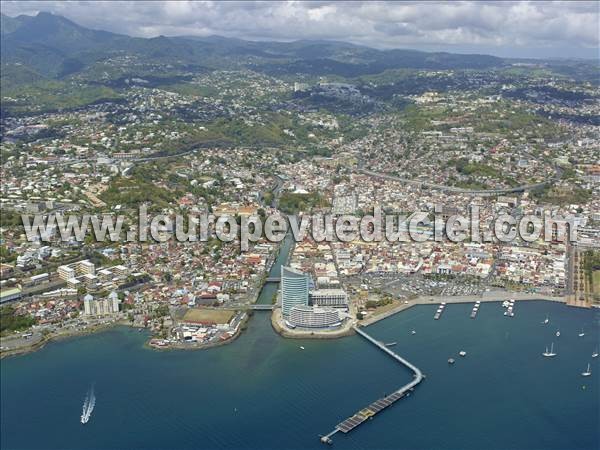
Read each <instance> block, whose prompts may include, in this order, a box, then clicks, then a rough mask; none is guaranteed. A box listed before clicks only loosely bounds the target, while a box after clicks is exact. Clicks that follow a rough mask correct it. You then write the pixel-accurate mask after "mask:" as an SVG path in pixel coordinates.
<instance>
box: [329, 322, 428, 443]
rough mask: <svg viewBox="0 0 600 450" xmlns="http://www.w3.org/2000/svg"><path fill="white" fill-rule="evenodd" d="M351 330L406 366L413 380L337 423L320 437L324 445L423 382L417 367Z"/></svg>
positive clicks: (358, 330) (371, 339)
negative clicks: (335, 435) (334, 436)
mask: <svg viewBox="0 0 600 450" xmlns="http://www.w3.org/2000/svg"><path fill="white" fill-rule="evenodd" d="M352 329H353V330H354V331H356V333H357V334H359V335H360V336H362V337H364V338H365V339H366V340H367V341H369V342H371V343H372V344H374V345H375V346H377V347H378V348H379V349H380V350H382V351H384V352H385V353H387V354H388V355H389V356H391V357H392V358H394V359H395V360H396V361H398V362H399V363H400V364H402V365H404V366H406V367H407V368H408V369H410V370H411V371H412V372H413V376H414V379H413V380H412V381H411V382H410V383H407V384H405V385H404V386H402V387H400V388H399V389H398V390H396V391H394V392H393V393H391V394H390V395H386V396H385V397H383V398H380V399H378V400H376V401H374V402H373V403H371V404H370V405H369V406H367V407H366V408H363V409H361V410H360V411H358V412H357V413H355V414H354V415H353V416H352V417H349V418H347V419H346V420H344V421H342V422H340V423H338V424H337V425H336V426H335V428H334V429H333V431H331V432H330V433H329V434H326V435H325V436H321V442H323V443H324V444H331V443H332V440H331V436H333V435H334V434H335V433H337V432H338V431H341V432H342V433H348V432H350V431H352V430H353V429H354V428H356V427H357V426H359V425H360V424H361V423H363V422H364V421H366V420H367V419H370V418H372V417H373V416H374V415H375V414H377V413H378V412H379V411H381V410H383V409H385V408H387V407H388V406H390V405H391V404H393V403H395V402H396V401H398V400H400V399H401V398H402V397H404V396H407V395H409V394H408V393H409V391H412V390H413V389H414V387H415V386H416V385H417V384H419V383H420V382H421V381H423V374H422V373H421V371H420V370H419V368H418V367H416V366H415V365H413V364H411V363H410V362H408V361H407V360H405V359H404V358H402V357H401V356H400V355H398V354H397V353H395V352H393V351H392V350H390V349H389V348H388V347H387V346H386V345H385V344H384V343H383V342H379V341H378V340H376V339H374V338H372V337H371V336H369V335H368V334H367V333H365V332H364V331H363V330H361V329H360V328H358V327H357V326H356V325H354V326H353V327H352Z"/></svg>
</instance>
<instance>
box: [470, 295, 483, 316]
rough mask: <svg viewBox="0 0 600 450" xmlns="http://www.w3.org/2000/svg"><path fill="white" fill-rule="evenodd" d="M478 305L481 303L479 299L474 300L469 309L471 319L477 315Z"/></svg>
mask: <svg viewBox="0 0 600 450" xmlns="http://www.w3.org/2000/svg"><path fill="white" fill-rule="evenodd" d="M480 305H481V300H477V301H476V302H475V305H474V306H473V309H472V310H471V319H474V318H475V317H477V313H478V312H479V306H480Z"/></svg>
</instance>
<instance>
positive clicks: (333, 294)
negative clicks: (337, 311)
mask: <svg viewBox="0 0 600 450" xmlns="http://www.w3.org/2000/svg"><path fill="white" fill-rule="evenodd" d="M310 303H311V304H312V305H314V306H331V307H334V308H348V294H346V291H344V290H343V289H315V290H313V291H311V292H310Z"/></svg>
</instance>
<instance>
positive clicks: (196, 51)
mask: <svg viewBox="0 0 600 450" xmlns="http://www.w3.org/2000/svg"><path fill="white" fill-rule="evenodd" d="M1 25H2V34H1V39H2V42H1V44H2V54H1V62H2V64H11V63H20V64H24V65H26V66H27V67H29V68H30V69H32V70H33V71H35V72H37V73H39V74H40V75H43V76H45V77H50V78H63V77H67V76H70V75H73V74H76V73H78V72H80V71H82V70H84V69H85V68H87V67H89V66H90V65H92V64H94V63H95V62H97V61H103V60H106V59H108V58H110V57H113V56H115V55H128V56H132V57H138V58H141V59H143V60H145V61H148V62H152V63H158V64H171V65H174V66H175V67H185V66H191V67H193V66H206V67H210V68H213V69H225V68H228V69H229V68H243V67H247V68H252V70H257V71H263V72H267V73H276V74H296V73H305V74H318V75H340V76H357V75H362V74H373V73H379V72H381V71H383V70H386V69H398V68H413V69H428V70H436V69H437V70H442V69H485V68H488V67H494V66H501V65H503V64H504V60H503V59H502V58H497V57H494V56H488V55H461V54H452V53H427V52H421V51H417V50H398V49H397V50H376V49H372V48H369V47H364V46H360V45H354V44H349V43H345V42H338V41H310V40H300V41H293V42H255V41H244V40H242V39H235V38H226V37H222V36H208V37H195V36H181V37H165V36H159V37H155V38H134V37H130V36H126V35H122V34H116V33H111V32H108V31H101V30H92V29H89V28H85V27H83V26H80V25H78V24H76V23H75V22H73V21H71V20H69V19H66V18H65V17H62V16H59V15H55V14H51V13H47V12H40V13H38V14H37V15H35V16H25V15H21V16H18V17H8V16H6V15H2V17H1Z"/></svg>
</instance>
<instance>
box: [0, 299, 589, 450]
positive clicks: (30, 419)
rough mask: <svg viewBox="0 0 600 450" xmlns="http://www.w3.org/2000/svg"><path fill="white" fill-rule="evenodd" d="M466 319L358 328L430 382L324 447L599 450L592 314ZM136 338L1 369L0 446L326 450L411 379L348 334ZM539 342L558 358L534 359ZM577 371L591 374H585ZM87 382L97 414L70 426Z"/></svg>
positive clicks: (45, 353) (423, 316) (528, 310)
mask: <svg viewBox="0 0 600 450" xmlns="http://www.w3.org/2000/svg"><path fill="white" fill-rule="evenodd" d="M470 310H471V305H466V304H465V305H449V306H448V307H447V310H446V311H445V312H444V315H443V316H442V318H441V319H440V320H439V321H434V320H433V314H434V311H435V306H433V305H426V306H417V307H413V308H411V309H409V310H407V311H404V312H402V313H400V314H397V315H396V316H393V317H391V318H389V319H386V320H384V321H382V322H380V323H378V324H375V325H372V326H370V327H368V329H367V331H368V332H369V333H370V334H371V335H372V336H374V337H375V338H377V339H380V340H382V341H385V342H390V341H396V342H397V343H398V344H397V345H396V346H395V347H394V351H396V352H397V353H399V354H401V355H402V356H404V357H406V358H407V359H408V360H409V361H411V362H413V363H414V364H415V365H417V366H418V367H419V368H420V369H421V370H422V371H423V372H424V373H425V374H426V375H427V379H426V380H425V381H424V382H423V383H422V384H421V385H419V386H418V387H417V388H416V390H415V392H414V394H413V395H412V396H411V397H409V398H406V399H402V400H401V401H399V402H398V403H396V404H395V405H393V406H392V407H391V408H389V409H387V410H385V411H384V412H382V413H380V414H379V415H377V416H376V417H375V418H374V419H373V420H372V421H369V422H367V423H365V424H363V425H361V426H360V427H358V428H357V429H356V430H354V431H352V432H351V433H350V434H348V435H343V434H341V433H337V434H336V435H335V436H334V438H333V439H334V448H338V449H388V448H389V449H393V448H405V449H432V448H435V449H465V450H466V449H570V450H575V449H597V448H599V446H600V437H599V431H598V430H599V428H598V425H599V423H600V412H599V402H600V401H599V398H600V388H599V383H598V380H599V378H598V377H599V376H600V364H599V358H596V359H592V358H591V353H592V352H593V350H594V349H595V347H596V346H597V345H598V341H599V329H600V317H599V314H598V312H596V311H590V310H582V309H574V308H569V307H566V306H564V305H562V304H557V303H550V302H538V301H528V302H517V306H516V308H515V311H516V317H514V318H512V319H511V318H506V317H504V316H503V315H502V311H503V309H502V308H501V306H500V304H499V303H486V304H483V305H482V307H481V309H480V313H479V315H478V316H477V318H476V319H474V320H473V319H470V318H469V313H470ZM546 313H548V314H549V315H550V324H549V325H542V324H541V322H542V320H543V319H544V318H545V316H546ZM582 327H583V328H584V331H585V333H586V335H585V336H584V337H578V333H579V332H580V329H581V328H582ZM412 329H415V330H416V334H415V335H411V334H410V330H412ZM557 330H560V332H561V336H560V337H556V336H555V333H556V331H557ZM146 338H147V336H146V335H145V334H143V333H138V332H136V331H134V330H131V329H128V328H123V327H121V328H115V329H112V330H110V331H106V332H103V333H100V334H96V335H91V336H85V337H81V338H75V339H71V340H67V341H62V342H56V343H52V344H49V345H48V346H47V347H45V348H44V349H42V350H40V351H38V352H36V353H32V354H29V355H24V356H19V357H13V358H8V359H5V360H3V361H2V363H1V376H2V378H1V381H2V383H1V393H2V401H1V413H2V420H1V438H0V439H1V446H2V448H3V449H44V448H48V449H125V448H127V449H161V448H163V449H164V448H169V449H195V448H205V449H230V448H239V449H259V448H267V449H286V448H289V449H309V448H314V449H317V448H324V446H323V444H321V443H320V442H319V439H318V435H319V434H324V433H328V432H329V431H331V430H332V429H333V427H334V426H335V425H336V424H337V423H338V422H339V421H340V420H342V419H344V418H346V417H348V416H350V415H352V414H353V413H354V412H355V411H357V410H358V409H360V408H362V407H364V406H366V405H368V404H369V403H370V402H371V401H373V400H375V399H376V398H378V397H381V396H383V395H384V394H386V393H390V392H391V391H392V390H394V389H395V388H397V387H398V386H400V385H401V384H404V383H406V382H407V381H408V380H409V379H410V378H411V375H410V373H409V372H408V371H407V370H406V369H404V368H403V367H401V366H399V365H398V364H397V363H395V362H394V361H393V360H392V359H391V358H389V357H387V356H386V355H384V354H383V353H382V352H381V351H379V350H378V349H376V348H375V347H374V346H372V345H371V344H369V343H367V342H366V341H365V340H363V339H361V338H360V337H358V336H352V337H349V338H344V339H339V340H331V341H316V340H303V341H298V340H286V339H282V338H280V337H279V336H278V335H276V334H275V333H274V332H273V330H272V329H271V326H270V321H269V314H268V313H265V312H261V313H256V314H255V315H254V317H253V318H252V319H251V321H250V323H249V327H248V330H246V332H245V333H244V334H243V335H242V336H241V337H240V338H239V339H237V340H236V341H235V342H233V343H231V344H229V345H226V346H223V347H219V348H215V349H211V350H206V351H183V350H182V351H166V352H158V351H154V350H150V349H147V348H145V347H144V341H145V340H146ZM551 342H554V344H555V350H556V351H557V353H558V356H557V357H556V358H552V359H550V358H543V357H542V356H541V352H542V351H543V350H544V348H545V346H546V345H549V344H550V343H551ZM301 345H302V346H304V347H305V350H301V349H300V348H299V347H300V346H301ZM460 350H465V351H466V352H467V356H466V357H465V358H460V357H459V356H458V355H457V354H458V352H459V351H460ZM449 357H454V358H455V359H456V364H454V365H453V366H450V365H448V363H447V360H448V358H449ZM588 362H589V363H591V364H592V376H591V377H588V378H583V377H582V376H581V372H582V371H583V370H584V369H585V367H586V366H587V364H588ZM92 383H94V385H95V391H96V396H97V403H96V408H95V410H94V412H93V414H92V417H91V420H90V422H89V423H88V424H87V425H85V426H83V425H82V424H81V423H80V422H79V416H80V414H81V406H82V403H83V399H84V397H85V394H86V392H87V390H88V389H89V387H90V385H91V384H92Z"/></svg>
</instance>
